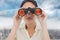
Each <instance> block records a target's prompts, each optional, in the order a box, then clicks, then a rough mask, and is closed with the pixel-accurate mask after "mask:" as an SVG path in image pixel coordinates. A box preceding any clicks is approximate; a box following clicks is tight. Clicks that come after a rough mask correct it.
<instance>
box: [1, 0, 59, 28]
mask: <svg viewBox="0 0 60 40" xmlns="http://www.w3.org/2000/svg"><path fill="white" fill-rule="evenodd" d="M22 1H23V0H0V27H1V29H3V28H9V27H10V26H11V25H12V24H13V16H14V15H15V13H16V12H17V11H18V9H19V7H20V5H21V3H22ZM36 2H37V4H38V6H39V7H40V8H41V9H43V10H44V11H45V12H46V14H47V15H48V21H47V23H48V22H49V23H48V25H50V24H51V20H54V21H53V24H54V25H55V24H57V25H58V27H57V29H58V28H60V26H59V23H60V0H36ZM8 23H9V24H8ZM3 24H4V25H3ZM51 25H52V24H51ZM54 25H53V26H54ZM57 25H56V26H57ZM48 28H50V29H52V26H50V27H48ZM55 29H56V27H55Z"/></svg>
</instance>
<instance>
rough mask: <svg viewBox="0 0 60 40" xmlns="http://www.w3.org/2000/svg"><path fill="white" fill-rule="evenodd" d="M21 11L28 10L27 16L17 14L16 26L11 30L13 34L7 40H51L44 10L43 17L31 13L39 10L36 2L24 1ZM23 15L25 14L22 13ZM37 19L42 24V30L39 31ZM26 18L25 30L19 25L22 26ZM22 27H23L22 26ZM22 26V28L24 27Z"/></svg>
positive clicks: (15, 18) (32, 0)
mask: <svg viewBox="0 0 60 40" xmlns="http://www.w3.org/2000/svg"><path fill="white" fill-rule="evenodd" d="M20 7H21V8H20V9H22V8H23V9H24V10H25V9H26V10H27V11H26V10H25V11H24V12H25V15H24V16H22V15H19V14H18V13H19V12H18V13H16V15H15V17H14V25H13V27H12V29H11V32H10V34H9V36H8V38H7V40H50V37H49V34H48V30H47V25H46V19H47V16H46V14H45V12H44V11H43V10H42V14H41V15H36V14H35V13H34V12H35V11H34V12H32V11H31V9H32V10H33V8H34V10H35V9H37V8H39V7H38V5H37V3H36V1H34V0H24V1H23V2H22V4H21V6H20ZM21 13H23V12H21ZM36 17H37V18H38V19H39V22H40V24H41V28H39V29H37V26H39V25H40V24H39V25H37V23H36V21H35V19H36ZM23 18H24V21H25V25H22V26H24V28H19V25H20V24H21V21H22V19H23ZM20 26H21V25H20ZM22 26H21V27H22Z"/></svg>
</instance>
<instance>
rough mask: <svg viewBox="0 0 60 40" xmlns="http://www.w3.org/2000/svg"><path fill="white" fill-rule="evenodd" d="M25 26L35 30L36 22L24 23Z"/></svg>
mask: <svg viewBox="0 0 60 40" xmlns="http://www.w3.org/2000/svg"><path fill="white" fill-rule="evenodd" d="M26 28H27V30H35V28H36V23H30V24H26Z"/></svg>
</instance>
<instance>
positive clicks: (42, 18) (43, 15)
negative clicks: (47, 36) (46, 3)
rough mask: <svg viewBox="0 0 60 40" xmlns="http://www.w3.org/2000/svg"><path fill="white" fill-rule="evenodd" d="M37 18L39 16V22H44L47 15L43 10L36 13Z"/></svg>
mask: <svg viewBox="0 0 60 40" xmlns="http://www.w3.org/2000/svg"><path fill="white" fill-rule="evenodd" d="M38 18H39V20H40V22H41V23H45V22H46V20H47V15H46V14H45V12H44V11H42V14H41V15H38Z"/></svg>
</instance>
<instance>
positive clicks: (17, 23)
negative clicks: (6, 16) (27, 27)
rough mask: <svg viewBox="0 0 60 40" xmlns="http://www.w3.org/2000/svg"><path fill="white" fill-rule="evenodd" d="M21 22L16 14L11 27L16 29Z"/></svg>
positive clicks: (20, 18)
mask: <svg viewBox="0 0 60 40" xmlns="http://www.w3.org/2000/svg"><path fill="white" fill-rule="evenodd" d="M21 20H22V17H21V16H19V15H18V13H16V15H15V16H14V24H13V26H15V27H16V28H18V27H19V24H20V22H21Z"/></svg>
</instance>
